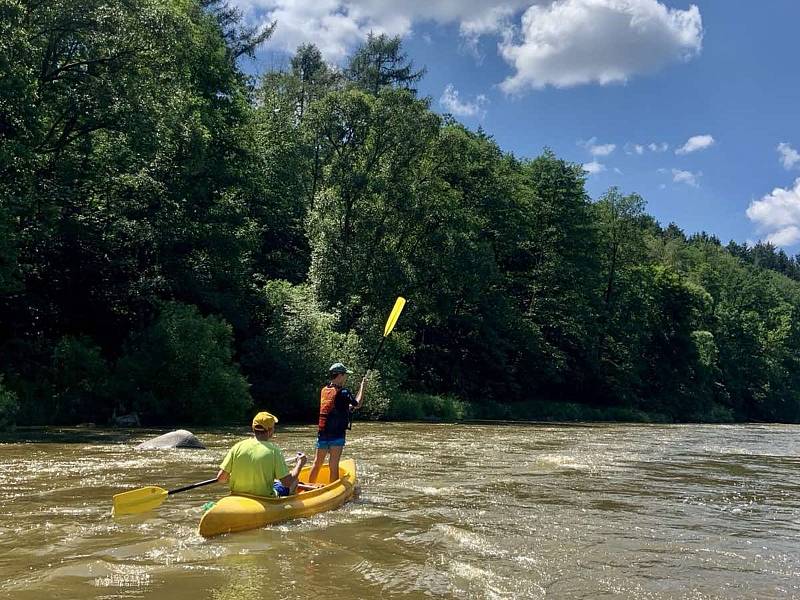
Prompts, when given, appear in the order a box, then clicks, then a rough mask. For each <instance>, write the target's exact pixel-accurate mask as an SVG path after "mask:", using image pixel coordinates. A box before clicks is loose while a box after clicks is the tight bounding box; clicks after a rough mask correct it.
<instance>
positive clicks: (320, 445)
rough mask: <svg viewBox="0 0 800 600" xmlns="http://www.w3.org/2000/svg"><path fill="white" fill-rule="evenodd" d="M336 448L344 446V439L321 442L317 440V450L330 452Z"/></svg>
mask: <svg viewBox="0 0 800 600" xmlns="http://www.w3.org/2000/svg"><path fill="white" fill-rule="evenodd" d="M336 446H344V437H340V438H336V439H335V440H321V439H319V438H317V450H330V449H331V448H335V447H336Z"/></svg>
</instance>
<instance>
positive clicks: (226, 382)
mask: <svg viewBox="0 0 800 600" xmlns="http://www.w3.org/2000/svg"><path fill="white" fill-rule="evenodd" d="M232 342H233V336H232V330H231V326H230V325H228V324H227V323H226V322H225V321H223V320H222V319H221V318H219V317H216V316H207V317H204V316H202V315H201V314H200V312H199V311H198V310H197V308H196V307H194V306H190V305H185V304H178V303H169V304H167V305H165V306H164V308H163V309H162V311H161V313H160V315H159V316H158V318H157V319H156V321H155V322H154V323H153V325H152V326H150V327H149V328H147V329H146V330H145V331H144V332H143V333H142V334H141V335H139V336H137V337H136V338H135V339H134V340H133V341H132V342H131V347H130V351H129V353H128V354H126V355H125V356H123V357H122V359H121V360H120V362H119V365H118V369H117V385H118V386H119V388H120V389H119V394H120V397H121V399H122V400H123V406H122V408H124V409H125V410H131V409H132V410H134V411H136V412H138V413H140V414H141V416H142V418H143V419H144V420H145V421H146V422H150V423H159V424H166V423H170V424H172V423H191V424H223V423H238V422H241V420H242V419H244V418H245V417H246V415H247V412H248V410H249V409H250V407H251V406H252V399H251V397H250V393H249V391H248V388H249V384H248V383H247V381H246V380H245V378H244V377H243V376H242V375H241V373H240V372H239V367H238V365H237V364H236V363H234V362H233V349H232Z"/></svg>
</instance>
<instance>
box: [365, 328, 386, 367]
mask: <svg viewBox="0 0 800 600" xmlns="http://www.w3.org/2000/svg"><path fill="white" fill-rule="evenodd" d="M387 337H388V336H383V337H382V338H381V343H380V344H378V349H377V350H375V354H373V355H372V360H371V361H369V366H368V367H367V373H369V372H370V371H372V367H374V366H375V361H376V360H378V356H380V354H381V350H383V344H384V342H386V338H387Z"/></svg>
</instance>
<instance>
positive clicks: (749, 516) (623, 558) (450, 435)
mask: <svg viewBox="0 0 800 600" xmlns="http://www.w3.org/2000/svg"><path fill="white" fill-rule="evenodd" d="M157 433H161V432H154V431H135V432H125V431H113V430H93V429H92V430H80V429H70V430H57V429H54V430H49V431H46V432H42V433H37V434H36V435H33V434H31V433H23V434H17V437H16V438H6V440H7V441H6V442H4V443H2V444H0V461H2V466H3V469H2V472H0V478H1V479H2V486H1V487H0V515H1V516H0V597H3V598H15V599H41V598H69V599H84V598H98V599H109V600H110V599H122V598H156V599H158V598H163V599H168V600H182V599H187V600H188V599H191V600H198V599H202V598H209V599H212V600H223V599H230V600H233V599H244V598H309V597H314V596H317V595H319V596H320V597H328V598H401V597H402V598H424V597H442V598H487V599H488V598H546V597H547V598H586V599H590V598H591V599H597V598H646V599H660V598H692V599H705V598H759V599H763V598H800V427H797V426H783V425H742V426H738V425H737V426H699V425H686V426H645V425H609V424H599V425H448V424H441V425H439V424H399V423H398V424H387V423H356V424H355V426H354V428H353V431H352V432H351V433H350V436H349V438H348V445H347V448H346V450H345V455H346V456H351V457H354V458H355V459H356V462H357V465H358V477H359V483H360V488H361V489H360V495H359V497H358V499H357V500H355V501H353V502H350V503H348V504H347V505H345V506H344V507H342V508H340V509H338V510H335V511H332V512H329V513H326V514H322V515H317V516H315V517H313V518H310V519H305V520H298V521H294V522H290V523H286V524H282V525H279V526H273V527H269V528H267V529H262V530H256V531H252V532H245V533H238V534H230V535H226V536H221V537H218V538H214V539H211V540H204V539H203V538H201V537H200V536H199V535H198V534H197V532H196V528H197V522H198V520H199V518H200V514H201V506H202V505H203V504H204V503H205V502H206V501H208V500H211V499H215V498H217V497H219V496H221V495H223V493H224V491H225V488H224V487H223V486H212V487H205V488H200V489H197V490H192V491H189V492H186V493H182V494H178V495H175V496H172V497H170V498H168V499H167V501H166V502H165V503H164V504H163V505H162V506H161V507H160V508H159V509H157V510H156V511H154V512H152V513H149V514H146V515H141V516H135V517H125V518H118V519H114V518H112V517H111V516H110V509H111V496H112V495H113V494H114V493H116V492H119V491H122V490H125V489H131V488H135V487H139V486H142V485H146V484H154V485H160V486H163V487H167V488H172V487H179V486H181V485H184V484H187V483H192V482H195V481H200V480H203V479H207V478H208V477H210V476H213V474H215V472H216V465H217V464H218V463H219V461H220V460H221V459H222V457H223V455H224V453H225V450H226V449H227V448H228V447H229V446H230V445H232V444H233V443H234V442H235V441H237V440H238V439H240V438H241V436H243V435H244V434H245V433H246V431H245V430H208V431H196V433H197V435H198V437H200V438H201V439H202V440H203V441H204V442H205V443H206V444H207V445H208V449H207V450H170V451H163V450H156V451H135V450H134V449H133V446H134V445H135V444H136V443H138V442H140V441H142V440H144V439H147V438H148V437H152V436H154V435H156V434H157ZM313 436H314V430H313V428H312V427H310V426H298V427H291V426H290V427H285V428H283V429H280V430H279V431H278V437H277V438H276V442H277V443H278V444H279V445H280V446H281V447H282V448H284V449H285V451H286V453H287V456H290V455H291V454H292V453H294V451H296V450H298V449H300V450H304V451H306V452H309V453H310V452H311V445H312V440H313Z"/></svg>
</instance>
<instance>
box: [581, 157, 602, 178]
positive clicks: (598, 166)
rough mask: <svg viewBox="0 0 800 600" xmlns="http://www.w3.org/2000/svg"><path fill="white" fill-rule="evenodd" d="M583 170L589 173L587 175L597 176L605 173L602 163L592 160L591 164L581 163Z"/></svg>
mask: <svg viewBox="0 0 800 600" xmlns="http://www.w3.org/2000/svg"><path fill="white" fill-rule="evenodd" d="M583 170H584V171H586V172H587V173H589V175H597V174H598V173H602V172H603V171H605V170H606V166H605V165H604V164H603V163H599V162H597V161H596V160H593V161H592V162H588V163H583Z"/></svg>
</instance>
